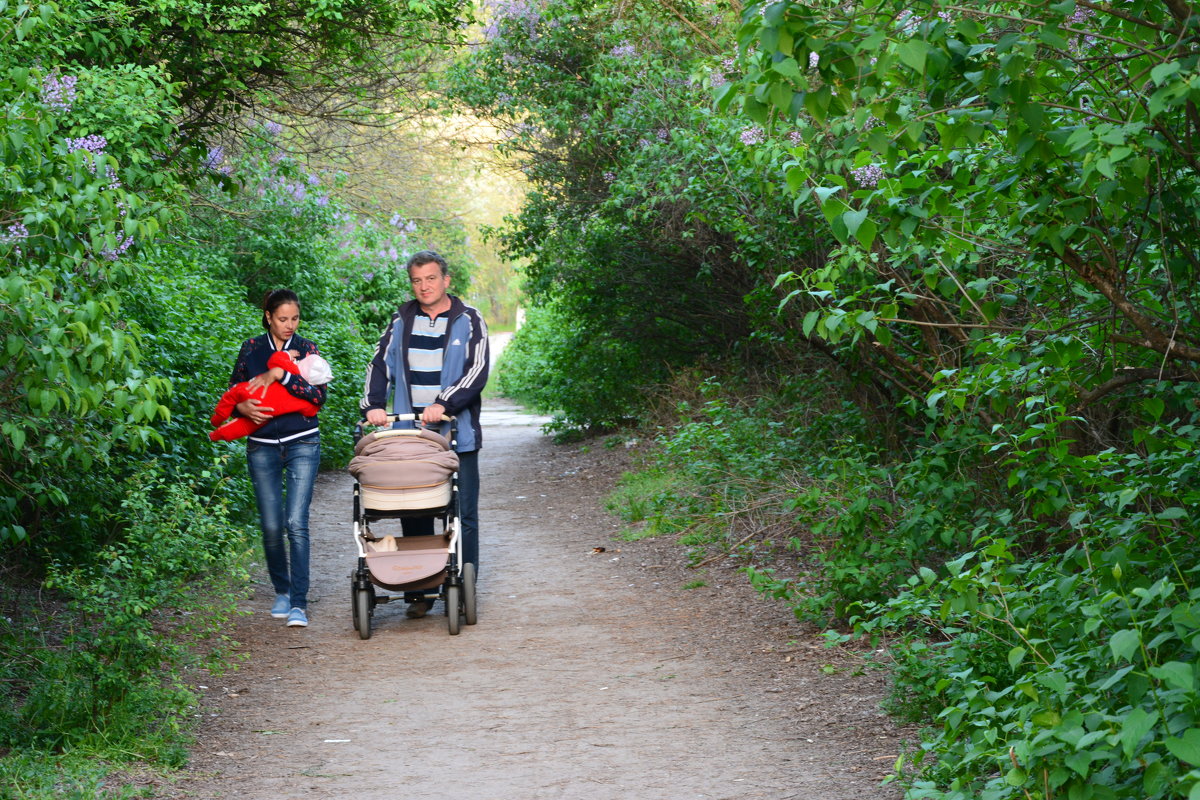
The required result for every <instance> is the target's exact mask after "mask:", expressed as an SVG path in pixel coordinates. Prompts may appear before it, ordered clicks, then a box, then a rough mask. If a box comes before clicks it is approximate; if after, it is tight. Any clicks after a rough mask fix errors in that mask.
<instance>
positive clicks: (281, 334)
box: [264, 303, 300, 343]
mask: <svg viewBox="0 0 1200 800" xmlns="http://www.w3.org/2000/svg"><path fill="white" fill-rule="evenodd" d="M264 313H266V315H267V329H268V330H270V331H271V336H272V337H274V339H275V341H277V342H281V343H282V342H286V341H287V340H288V339H290V338H291V337H292V334H293V333H295V332H296V327H297V326H298V325H299V324H300V306H298V305H296V304H295V303H284V304H282V305H281V306H279V307H278V308H276V309H275V313H274V314H272V313H271V312H270V311H267V312H264Z"/></svg>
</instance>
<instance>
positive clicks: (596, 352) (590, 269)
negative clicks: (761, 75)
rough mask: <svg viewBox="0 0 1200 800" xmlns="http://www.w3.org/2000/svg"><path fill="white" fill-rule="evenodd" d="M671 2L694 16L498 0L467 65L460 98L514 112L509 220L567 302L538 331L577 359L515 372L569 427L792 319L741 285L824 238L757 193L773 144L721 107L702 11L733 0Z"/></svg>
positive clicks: (508, 135)
mask: <svg viewBox="0 0 1200 800" xmlns="http://www.w3.org/2000/svg"><path fill="white" fill-rule="evenodd" d="M672 8H673V9H675V12H677V13H679V14H682V15H683V19H680V17H679V16H677V15H676V13H672V11H671V10H669V9H664V8H663V7H662V6H660V5H657V4H636V3H635V4H627V3H612V4H609V3H600V4H594V3H579V2H549V3H544V4H532V3H501V4H497V5H495V6H494V7H493V9H492V17H491V18H490V20H489V21H488V26H487V28H486V30H485V39H486V42H485V43H484V44H483V45H482V46H481V47H479V48H477V49H476V50H475V51H473V52H472V54H471V56H470V58H468V59H466V60H465V61H464V62H463V63H462V64H461V65H460V66H459V68H458V69H457V70H456V71H455V72H454V73H452V76H451V77H452V82H451V92H452V95H453V96H454V97H455V98H457V99H459V100H460V101H461V102H463V103H466V104H467V105H468V106H469V107H470V108H471V109H473V110H474V111H475V112H477V113H480V114H486V115H488V116H489V117H491V118H494V119H496V120H499V122H498V124H499V125H501V127H502V129H503V130H504V138H502V139H501V140H500V141H499V142H498V143H497V149H498V151H499V152H500V153H501V154H503V155H505V156H508V157H510V158H512V159H513V160H514V162H515V163H516V164H517V165H518V166H519V168H520V169H521V170H522V172H523V174H524V176H525V179H526V180H527V181H528V184H529V187H530V191H529V192H528V194H527V196H526V200H525V202H524V205H523V207H522V209H521V211H520V212H519V213H518V214H517V215H515V216H514V218H513V219H512V220H511V222H510V224H509V225H507V226H506V227H505V228H504V229H503V230H502V232H501V234H500V236H501V240H502V243H503V244H504V246H505V249H506V254H507V255H508V256H509V257H510V258H512V259H514V260H515V259H527V260H528V266H527V267H525V268H524V275H525V279H526V282H525V289H526V291H527V293H528V294H529V296H530V298H531V299H532V301H533V302H534V303H535V304H540V305H544V306H547V307H552V308H553V310H552V311H550V312H549V313H548V314H547V315H546V316H545V317H543V322H542V324H541V325H540V326H539V328H538V333H537V334H536V335H537V336H538V341H539V344H540V345H541V347H540V348H539V349H541V350H545V349H547V348H548V349H549V350H550V351H552V354H551V355H550V356H549V357H550V358H551V360H552V361H553V362H554V363H556V364H560V365H562V367H563V368H564V369H567V370H568V372H566V373H564V374H562V375H561V376H554V377H551V378H547V379H546V380H540V381H539V380H538V379H537V378H536V374H537V373H536V370H533V369H529V368H527V367H526V366H518V367H516V368H515V372H514V376H516V375H522V376H525V378H523V379H521V385H520V386H517V385H511V386H510V388H511V389H512V390H513V391H517V392H519V393H521V395H522V396H523V397H525V398H527V399H529V400H532V401H533V402H535V403H536V404H537V405H539V406H541V407H544V408H546V409H550V410H557V411H559V412H561V419H560V421H559V422H560V424H561V425H563V426H565V427H571V428H587V427H595V426H604V425H611V424H614V423H615V422H617V421H618V420H620V419H622V418H628V417H629V416H631V415H634V414H636V413H637V409H639V408H641V407H643V406H644V405H645V403H646V401H647V398H648V396H649V394H650V390H651V387H653V386H654V385H655V384H657V383H660V382H662V381H664V380H665V378H666V376H667V374H668V373H669V368H670V367H671V366H672V365H678V364H686V363H690V362H692V361H695V360H697V359H699V358H706V357H709V356H716V355H719V354H725V353H729V352H731V351H732V350H734V349H735V348H737V347H739V346H740V343H742V342H744V341H745V340H746V339H747V337H748V336H749V335H750V334H751V333H752V332H753V331H763V330H773V331H777V329H778V326H776V324H775V322H774V318H773V316H772V315H771V314H769V313H766V314H764V313H761V311H760V309H759V308H758V307H756V306H754V305H749V306H748V305H747V304H745V303H744V301H743V298H744V297H745V296H747V295H748V294H751V293H753V292H754V291H755V290H756V289H759V290H764V291H765V290H768V289H769V286H770V282H771V281H773V280H774V276H775V274H776V273H777V272H778V271H779V267H780V265H782V264H795V263H796V262H797V261H801V260H804V259H805V258H806V254H807V253H808V252H809V251H810V250H811V249H812V247H813V238H812V237H813V234H814V230H813V227H812V226H811V225H810V224H809V223H808V221H807V220H804V219H799V220H798V219H797V218H796V215H795V214H793V213H792V212H791V210H790V209H788V208H786V207H784V208H779V207H778V205H777V204H770V203H759V202H757V192H758V190H759V188H760V187H761V186H762V185H763V183H762V180H761V178H760V177H759V174H760V171H761V170H763V169H764V168H765V167H766V166H767V165H768V160H766V159H762V158H758V157H756V156H755V155H754V154H753V153H751V152H749V151H748V150H747V148H746V146H745V143H744V141H743V139H742V138H741V137H742V134H744V133H745V126H744V125H743V124H741V123H740V122H733V121H730V120H728V119H725V118H722V117H720V116H719V115H715V114H713V113H712V111H711V109H710V108H708V107H707V103H706V101H705V98H706V90H705V88H704V86H703V82H702V80H700V79H698V78H697V75H696V74H697V73H698V72H701V71H704V72H707V70H708V67H709V64H710V61H711V56H710V55H709V53H711V52H712V51H713V49H714V47H713V44H712V40H711V38H710V37H708V36H707V34H703V33H702V32H701V29H700V28H699V26H698V25H697V24H696V23H695V22H692V21H691V19H692V18H697V19H703V18H704V17H706V16H713V15H714V14H715V17H716V20H717V22H718V24H720V23H721V20H722V19H723V17H722V12H721V10H720V9H711V8H708V7H706V6H704V5H703V4H680V5H679V6H677V7H676V6H672ZM530 335H534V334H530ZM513 352H514V358H515V357H516V356H517V355H519V354H521V353H522V352H525V351H524V349H523V348H522V347H521V346H520V345H518V347H517V348H516V349H515V350H514V351H513ZM747 357H752V356H747ZM631 364H637V365H638V366H637V367H636V368H635V369H632V370H631V369H630V365H631ZM525 379H528V380H529V383H525V382H524V380H525ZM511 380H512V381H515V380H517V378H515V377H514V378H512V379H511ZM510 382H511V381H510ZM555 387H558V388H555ZM567 387H573V388H571V389H570V390H569V391H568V390H567ZM589 387H590V388H589ZM559 389H563V390H564V391H560V390H559ZM589 393H590V396H589ZM605 407H607V409H608V410H607V411H604V410H603V409H604V408H605Z"/></svg>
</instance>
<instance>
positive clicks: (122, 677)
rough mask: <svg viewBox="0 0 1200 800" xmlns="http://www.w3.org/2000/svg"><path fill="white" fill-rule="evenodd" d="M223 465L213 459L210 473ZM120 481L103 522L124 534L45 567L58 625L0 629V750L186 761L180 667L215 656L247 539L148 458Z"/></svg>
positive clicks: (216, 505) (194, 490) (188, 699)
mask: <svg viewBox="0 0 1200 800" xmlns="http://www.w3.org/2000/svg"><path fill="white" fill-rule="evenodd" d="M223 467H224V464H223V463H222V462H221V461H219V460H218V461H216V462H215V463H213V466H212V468H211V472H213V473H217V472H220V470H222V469H223ZM211 477H212V476H211V475H209V474H203V475H201V478H203V479H205V481H206V482H207V481H208V480H211ZM122 489H123V492H122V496H123V497H124V498H125V499H124V500H123V501H122V503H121V507H120V510H119V511H118V512H116V513H117V515H118V516H119V517H120V519H119V520H115V521H114V522H115V523H116V524H117V525H119V527H120V528H121V529H122V530H124V531H125V532H126V535H125V536H124V537H122V538H120V539H119V540H115V541H113V542H111V543H109V544H108V545H106V546H103V547H101V548H98V549H96V550H94V551H91V552H82V551H79V550H76V551H75V552H69V553H67V552H64V553H63V555H62V558H61V559H60V560H59V561H57V562H56V563H54V564H53V565H52V567H51V572H50V576H49V577H48V578H47V581H46V584H47V587H48V588H50V589H52V590H54V591H55V592H56V593H57V594H58V595H60V596H61V597H62V598H63V601H64V603H65V606H64V608H63V611H62V614H61V619H62V620H65V621H66V627H59V625H58V624H57V623H54V622H49V623H47V624H48V626H49V629H42V630H41V632H40V633H35V631H33V630H31V629H29V628H16V627H13V628H8V629H6V630H5V631H3V633H4V634H5V635H4V636H3V637H0V647H3V648H4V649H5V650H7V651H8V653H9V654H11V655H12V656H14V658H12V660H11V662H9V661H8V659H5V660H6V662H8V663H10V665H11V666H10V667H9V670H10V672H9V674H8V676H7V677H8V680H7V681H6V683H5V710H4V712H3V716H4V717H5V718H6V719H7V721H8V722H9V723H10V724H9V725H7V726H5V729H4V732H3V733H2V734H0V736H3V744H4V746H6V747H10V748H14V749H18V750H27V749H43V750H44V749H49V750H55V751H61V750H69V749H76V748H83V749H96V750H112V751H120V752H123V753H125V755H126V756H130V757H136V758H139V759H142V760H145V761H150V762H161V763H166V764H168V765H178V764H179V763H180V762H181V761H182V760H183V759H184V758H185V757H186V752H185V751H184V750H183V748H182V742H183V741H184V737H183V732H184V728H185V726H184V724H183V723H184V722H185V720H186V718H187V715H188V713H189V711H190V709H191V707H192V706H194V704H195V698H194V697H193V695H192V694H191V691H190V690H189V689H187V688H186V687H185V686H184V684H183V683H182V682H181V670H182V669H184V668H185V667H187V666H189V665H192V664H195V663H199V660H200V659H208V658H210V657H212V655H213V654H214V653H218V654H219V653H220V652H221V650H220V648H221V647H222V646H223V639H224V637H223V630H224V627H225V625H226V623H227V621H228V619H229V618H230V616H231V615H232V614H234V613H236V594H235V593H236V592H238V591H239V590H240V586H241V585H242V582H243V581H244V580H245V574H244V572H243V571H242V570H241V564H242V563H243V562H244V560H245V557H246V554H247V552H248V546H247V543H246V542H247V540H246V539H245V538H244V537H243V530H242V529H240V528H239V527H237V526H235V525H233V524H231V522H230V521H229V519H228V515H227V511H226V506H225V504H224V502H223V501H221V500H220V499H219V498H217V497H212V496H211V495H208V494H204V493H202V492H201V491H199V490H200V489H201V487H198V486H195V485H190V484H187V483H180V482H177V481H176V480H175V479H168V478H167V476H166V474H165V473H164V471H163V469H162V468H161V467H159V466H158V465H157V464H153V463H152V464H150V465H148V466H146V467H144V468H143V469H142V470H141V471H140V472H139V473H137V474H136V475H134V476H131V478H130V479H129V481H128V482H127V484H126V485H125V486H123V487H122ZM63 546H64V547H66V546H67V545H66V544H64V545H63ZM18 654H19V656H18Z"/></svg>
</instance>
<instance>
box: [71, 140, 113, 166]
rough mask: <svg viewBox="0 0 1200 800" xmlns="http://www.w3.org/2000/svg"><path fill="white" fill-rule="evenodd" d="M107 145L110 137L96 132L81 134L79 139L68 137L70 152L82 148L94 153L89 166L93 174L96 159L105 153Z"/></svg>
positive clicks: (75, 151)
mask: <svg viewBox="0 0 1200 800" xmlns="http://www.w3.org/2000/svg"><path fill="white" fill-rule="evenodd" d="M106 147H108V139H105V138H104V137H103V136H99V135H96V134H93V135H91V136H81V137H79V138H77V139H67V152H68V153H77V152H79V151H80V150H85V151H87V152H88V153H91V154H92V160H91V161H89V162H88V165H87V167H88V170H89V171H90V172H92V173H93V174H95V172H96V159H98V158H99V157H100V156H102V155H104V148H106Z"/></svg>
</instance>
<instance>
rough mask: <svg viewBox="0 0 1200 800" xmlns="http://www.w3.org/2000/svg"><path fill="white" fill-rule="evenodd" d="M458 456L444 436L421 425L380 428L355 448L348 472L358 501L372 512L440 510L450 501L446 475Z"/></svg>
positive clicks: (449, 475)
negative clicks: (354, 482)
mask: <svg viewBox="0 0 1200 800" xmlns="http://www.w3.org/2000/svg"><path fill="white" fill-rule="evenodd" d="M457 469H458V455H457V454H456V453H455V452H454V451H453V450H451V449H450V443H449V442H447V441H446V439H445V437H443V436H441V435H440V434H437V433H434V432H433V431H430V430H424V429H409V428H400V429H395V430H382V431H376V432H374V433H371V434H368V435H367V436H364V437H363V438H362V439H361V440H359V442H358V444H357V445H355V446H354V458H353V459H351V461H350V474H352V475H353V476H354V477H355V478H356V479H358V482H359V485H360V487H361V490H362V505H363V508H364V509H367V510H371V511H387V512H403V511H417V510H425V511H431V510H442V509H445V508H446V506H447V505H449V503H450V490H451V482H450V479H451V477H452V476H453V474H454V472H455V470H457Z"/></svg>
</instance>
